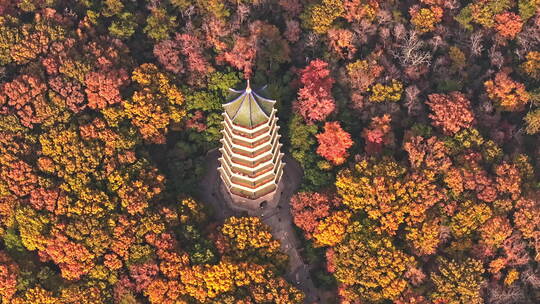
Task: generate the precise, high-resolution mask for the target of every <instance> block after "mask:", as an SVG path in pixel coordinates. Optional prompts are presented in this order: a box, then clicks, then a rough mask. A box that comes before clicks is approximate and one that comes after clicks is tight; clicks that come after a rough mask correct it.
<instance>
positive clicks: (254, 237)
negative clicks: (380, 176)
mask: <svg viewBox="0 0 540 304" xmlns="http://www.w3.org/2000/svg"><path fill="white" fill-rule="evenodd" d="M220 232H221V234H222V236H223V240H222V243H221V242H219V241H218V245H217V247H218V249H220V250H222V252H223V253H224V254H227V255H229V256H230V257H231V258H234V259H236V260H243V261H248V260H254V261H260V260H261V259H262V260H267V259H274V260H275V261H281V262H284V261H286V260H287V258H286V256H284V255H283V254H282V253H280V252H279V248H280V245H279V242H278V241H277V240H274V239H273V238H272V234H271V233H270V227H268V226H266V225H265V224H263V223H262V222H261V220H260V218H258V217H231V218H228V219H227V220H226V221H225V223H224V224H223V227H222V228H221V230H220Z"/></svg>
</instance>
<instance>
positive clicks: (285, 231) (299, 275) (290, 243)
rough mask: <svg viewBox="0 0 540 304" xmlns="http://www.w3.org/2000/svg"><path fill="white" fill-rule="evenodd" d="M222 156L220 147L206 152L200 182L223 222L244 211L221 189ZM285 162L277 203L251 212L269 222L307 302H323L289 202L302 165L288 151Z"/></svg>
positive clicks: (203, 194) (289, 274)
mask: <svg viewBox="0 0 540 304" xmlns="http://www.w3.org/2000/svg"><path fill="white" fill-rule="evenodd" d="M219 156H220V153H219V151H218V150H217V149H214V150H211V151H209V152H208V154H207V157H206V166H207V167H206V175H205V176H204V177H203V179H202V180H201V182H200V189H201V193H200V197H201V199H202V200H203V201H204V202H205V203H208V204H210V205H211V206H212V209H213V210H214V211H215V214H213V216H214V218H215V219H216V220H218V221H220V222H221V221H224V220H225V219H226V218H228V217H231V216H240V215H241V212H239V211H236V210H233V209H232V208H230V207H229V205H228V204H227V203H226V201H225V199H224V198H223V197H222V195H221V192H220V191H219V187H220V184H221V179H220V178H219V175H218V171H217V168H218V166H219V161H218V158H219ZM284 162H285V168H284V175H283V177H282V178H284V179H285V180H284V181H285V183H284V187H283V189H282V191H283V193H282V195H281V199H280V201H279V203H278V207H277V208H273V209H269V208H264V209H258V210H256V211H250V212H249V215H250V216H258V217H260V218H261V219H262V221H263V222H264V223H265V224H267V225H268V226H270V227H271V229H272V234H273V236H274V237H275V238H276V239H277V240H279V241H280V243H281V249H282V251H283V252H285V253H286V254H288V255H289V268H288V271H287V273H286V275H285V277H286V278H287V280H288V281H289V282H291V283H292V284H293V285H295V286H296V287H297V288H299V289H301V290H302V291H303V292H304V294H305V295H306V300H305V303H309V304H312V303H322V302H321V301H320V299H321V295H322V294H321V291H320V290H319V289H317V288H315V285H314V284H313V280H312V279H311V276H310V272H309V271H310V269H311V267H310V265H309V264H306V263H304V261H303V260H302V257H301V255H300V251H299V250H300V249H301V248H302V247H301V246H302V244H301V243H300V241H299V240H298V238H297V237H296V234H295V231H294V228H293V220H292V216H291V212H290V205H289V202H290V199H291V196H292V195H293V194H294V193H295V191H296V189H298V186H299V185H300V182H301V181H302V175H303V173H302V169H301V168H300V166H299V164H298V163H297V162H296V161H295V160H294V159H292V157H290V156H289V155H285V157H284Z"/></svg>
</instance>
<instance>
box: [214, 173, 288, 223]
mask: <svg viewBox="0 0 540 304" xmlns="http://www.w3.org/2000/svg"><path fill="white" fill-rule="evenodd" d="M220 181H221V179H220ZM283 182H284V178H281V179H280V181H279V183H278V186H277V188H276V190H274V191H272V192H270V193H268V194H266V195H264V196H261V197H259V198H258V199H254V200H252V199H248V198H245V197H241V196H239V195H236V194H233V193H230V192H229V190H228V189H227V186H226V185H225V183H223V181H221V182H220V187H219V190H220V191H221V194H222V195H223V198H224V199H225V202H227V204H228V205H229V206H230V207H231V208H232V209H233V210H237V211H247V212H248V214H252V213H253V212H255V211H258V210H261V209H274V208H276V207H277V205H278V203H279V200H280V199H281V194H282V193H283V188H284V187H283ZM265 202H266V203H265Z"/></svg>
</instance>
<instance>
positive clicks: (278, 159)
mask: <svg viewBox="0 0 540 304" xmlns="http://www.w3.org/2000/svg"><path fill="white" fill-rule="evenodd" d="M263 89H264V88H263ZM229 90H230V91H231V92H232V95H233V96H232V100H231V101H230V102H227V103H225V104H223V108H224V110H225V111H224V113H223V117H224V119H223V129H222V130H221V133H222V134H223V138H222V139H221V143H222V147H221V148H220V149H219V150H220V152H221V157H220V158H219V162H220V166H219V168H218V170H219V172H220V175H221V179H222V180H223V186H222V190H223V191H224V192H226V193H224V194H225V195H228V196H230V198H231V199H232V203H233V205H234V206H233V207H240V208H241V209H246V208H247V209H252V210H253V209H255V208H258V207H262V204H264V202H266V203H268V204H269V205H276V204H277V200H278V199H279V194H280V193H278V191H279V188H280V187H281V186H280V185H281V183H280V180H281V177H282V175H283V167H284V166H285V164H284V163H283V153H281V152H280V148H281V146H282V145H281V143H280V142H279V138H280V137H281V136H280V135H279V133H278V131H279V126H278V125H277V120H278V118H277V116H276V112H277V110H276V109H275V108H274V104H275V103H276V101H275V100H271V99H267V98H264V97H262V96H260V95H259V94H257V93H255V92H254V91H253V90H252V89H251V88H250V86H249V80H248V82H247V87H246V88H245V89H244V90H242V91H238V90H234V89H229Z"/></svg>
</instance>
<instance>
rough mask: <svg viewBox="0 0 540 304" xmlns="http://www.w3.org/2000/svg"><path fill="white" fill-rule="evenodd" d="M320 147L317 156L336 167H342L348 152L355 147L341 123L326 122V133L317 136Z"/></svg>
mask: <svg viewBox="0 0 540 304" xmlns="http://www.w3.org/2000/svg"><path fill="white" fill-rule="evenodd" d="M316 137H317V141H318V142H319V146H318V147H317V154H319V155H320V156H322V157H324V158H326V159H327V160H328V161H330V162H332V163H333V164H334V165H341V164H343V163H344V162H345V160H346V159H347V156H348V153H347V150H348V149H349V148H350V147H351V146H352V145H353V141H352V140H351V135H350V134H349V133H347V132H346V131H344V130H343V129H341V126H340V125H339V122H326V123H325V124H324V132H323V133H319V134H317V135H316Z"/></svg>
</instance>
